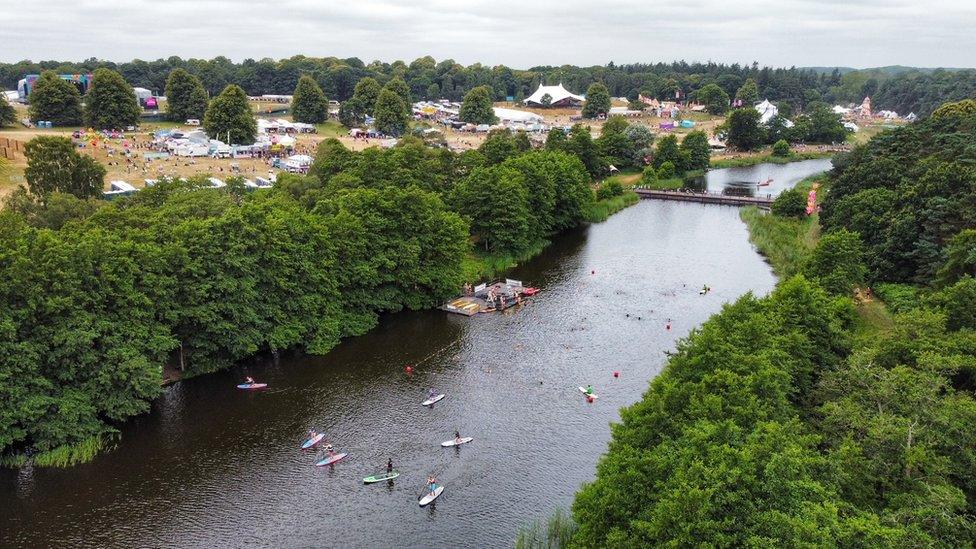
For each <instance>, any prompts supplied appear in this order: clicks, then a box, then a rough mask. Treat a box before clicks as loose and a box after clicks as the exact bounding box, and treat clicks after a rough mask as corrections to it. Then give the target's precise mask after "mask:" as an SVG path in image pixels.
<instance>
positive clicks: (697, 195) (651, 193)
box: [634, 189, 775, 208]
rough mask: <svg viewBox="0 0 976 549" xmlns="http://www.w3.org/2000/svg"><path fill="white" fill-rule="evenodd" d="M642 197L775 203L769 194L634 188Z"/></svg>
mask: <svg viewBox="0 0 976 549" xmlns="http://www.w3.org/2000/svg"><path fill="white" fill-rule="evenodd" d="M634 192H635V193H637V195H638V196H640V197H641V198H642V199H646V200H680V201H682V202H701V203H703V204H721V205H723V206H759V207H765V208H768V207H769V206H771V205H772V204H773V200H775V199H774V198H772V197H769V196H763V197H759V196H734V195H729V194H720V193H711V192H697V191H695V192H688V191H658V190H652V189H634Z"/></svg>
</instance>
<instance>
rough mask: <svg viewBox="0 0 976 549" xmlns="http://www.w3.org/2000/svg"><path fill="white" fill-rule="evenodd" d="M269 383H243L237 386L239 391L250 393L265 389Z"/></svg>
mask: <svg viewBox="0 0 976 549" xmlns="http://www.w3.org/2000/svg"><path fill="white" fill-rule="evenodd" d="M267 386H268V384H267V383H241V384H240V385H238V386H237V388H238V389H244V390H245V391H250V390H254V389H264V388H265V387H267Z"/></svg>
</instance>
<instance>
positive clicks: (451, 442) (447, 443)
mask: <svg viewBox="0 0 976 549" xmlns="http://www.w3.org/2000/svg"><path fill="white" fill-rule="evenodd" d="M472 440H474V437H461V442H458V441H456V440H454V439H453V438H452V439H451V440H445V441H444V442H442V443H441V446H443V447H445V448H447V447H448V446H460V445H462V444H466V443H468V442H471V441H472Z"/></svg>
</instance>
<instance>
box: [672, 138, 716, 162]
mask: <svg viewBox="0 0 976 549" xmlns="http://www.w3.org/2000/svg"><path fill="white" fill-rule="evenodd" d="M679 148H680V153H681V160H682V162H683V163H684V166H683V167H684V169H685V170H707V169H708V165H709V163H710V162H711V154H712V150H711V148H710V147H709V146H708V136H707V135H705V132H703V131H694V132H690V133H689V134H688V135H686V136H685V138H684V139H683V140H681V146H680V147H679Z"/></svg>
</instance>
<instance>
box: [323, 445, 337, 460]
mask: <svg viewBox="0 0 976 549" xmlns="http://www.w3.org/2000/svg"><path fill="white" fill-rule="evenodd" d="M325 453H326V454H328V455H329V457H335V448H333V447H332V443H331V442H326V443H325Z"/></svg>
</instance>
